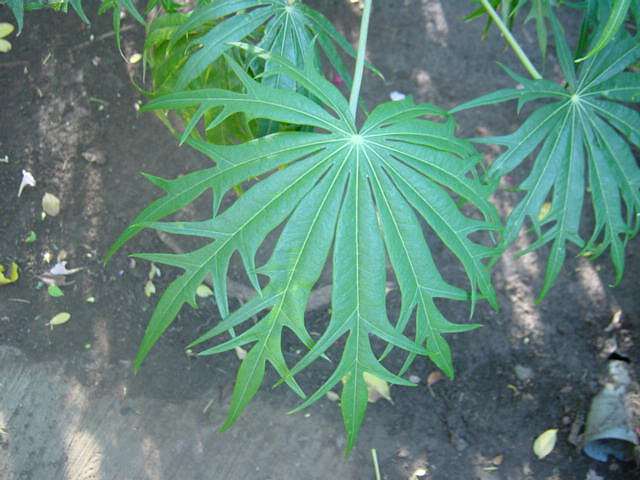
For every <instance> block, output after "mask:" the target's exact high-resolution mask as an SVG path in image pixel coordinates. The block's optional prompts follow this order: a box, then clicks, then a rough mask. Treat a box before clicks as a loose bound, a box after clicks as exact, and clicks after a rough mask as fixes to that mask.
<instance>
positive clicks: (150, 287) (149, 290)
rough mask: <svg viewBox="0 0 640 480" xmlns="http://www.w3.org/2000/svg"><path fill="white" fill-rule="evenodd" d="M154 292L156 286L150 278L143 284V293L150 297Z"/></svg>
mask: <svg viewBox="0 0 640 480" xmlns="http://www.w3.org/2000/svg"><path fill="white" fill-rule="evenodd" d="M154 293H156V286H155V285H154V284H153V282H152V281H151V280H147V283H145V284H144V294H145V295H146V296H147V297H150V296H151V295H153V294H154Z"/></svg>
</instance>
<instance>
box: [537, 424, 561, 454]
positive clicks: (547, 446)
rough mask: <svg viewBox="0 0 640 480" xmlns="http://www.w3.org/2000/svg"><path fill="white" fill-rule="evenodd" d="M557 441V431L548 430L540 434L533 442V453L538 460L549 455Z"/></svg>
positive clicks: (555, 429) (553, 429)
mask: <svg viewBox="0 0 640 480" xmlns="http://www.w3.org/2000/svg"><path fill="white" fill-rule="evenodd" d="M557 439H558V429H557V428H550V429H549V430H546V431H545V432H543V433H541V434H540V435H539V436H538V438H536V440H535V442H533V453H535V454H536V456H537V457H538V458H539V459H543V458H544V457H546V456H547V455H549V454H550V453H551V452H552V451H553V449H554V448H555V446H556V440H557Z"/></svg>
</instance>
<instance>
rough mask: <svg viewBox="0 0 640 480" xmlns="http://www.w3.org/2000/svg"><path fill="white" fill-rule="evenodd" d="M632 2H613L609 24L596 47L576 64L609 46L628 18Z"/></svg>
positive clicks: (620, 0)
mask: <svg viewBox="0 0 640 480" xmlns="http://www.w3.org/2000/svg"><path fill="white" fill-rule="evenodd" d="M631 2H632V0H613V1H612V5H611V13H610V15H609V18H608V19H607V23H606V24H605V26H604V28H603V29H602V31H601V32H600V35H599V36H598V39H597V40H596V41H595V45H594V46H593V47H592V48H591V51H590V52H589V53H587V54H586V55H585V56H584V57H581V58H578V59H576V63H578V62H583V61H584V60H587V59H588V58H591V57H593V56H594V55H596V54H597V53H599V52H600V51H602V49H603V48H605V47H606V46H607V45H609V43H610V42H611V41H612V40H613V39H614V38H615V36H616V35H617V33H618V31H619V30H620V27H622V24H623V23H624V20H625V18H627V12H628V11H629V7H630V6H631Z"/></svg>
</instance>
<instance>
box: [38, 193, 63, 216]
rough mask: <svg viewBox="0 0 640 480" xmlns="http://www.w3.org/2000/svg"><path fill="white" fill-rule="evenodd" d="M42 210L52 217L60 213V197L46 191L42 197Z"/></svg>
mask: <svg viewBox="0 0 640 480" xmlns="http://www.w3.org/2000/svg"><path fill="white" fill-rule="evenodd" d="M42 210H44V213H46V214H47V215H49V216H50V217H55V216H57V215H58V214H59V213H60V199H59V198H58V197H56V196H55V195H53V194H51V193H45V194H44V196H43V197H42Z"/></svg>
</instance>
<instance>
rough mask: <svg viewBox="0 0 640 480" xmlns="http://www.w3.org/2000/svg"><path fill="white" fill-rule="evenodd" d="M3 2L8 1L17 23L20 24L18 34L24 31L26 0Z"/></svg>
mask: <svg viewBox="0 0 640 480" xmlns="http://www.w3.org/2000/svg"><path fill="white" fill-rule="evenodd" d="M2 3H6V4H7V6H8V7H9V10H11V13H13V16H14V17H15V18H16V23H17V24H18V34H19V33H20V32H22V27H23V25H24V0H5V1H4V2H2Z"/></svg>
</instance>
